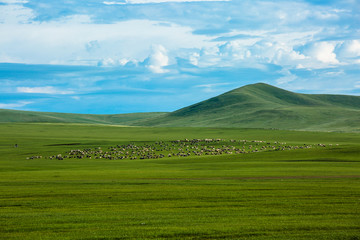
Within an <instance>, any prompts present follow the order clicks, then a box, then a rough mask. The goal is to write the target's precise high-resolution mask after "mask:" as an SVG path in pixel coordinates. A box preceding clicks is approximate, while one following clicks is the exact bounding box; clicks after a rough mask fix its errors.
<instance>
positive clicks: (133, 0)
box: [103, 0, 230, 5]
mask: <svg viewBox="0 0 360 240" xmlns="http://www.w3.org/2000/svg"><path fill="white" fill-rule="evenodd" d="M228 1H230V0H123V1H104V2H103V3H104V4H106V5H123V4H149V3H168V2H228Z"/></svg>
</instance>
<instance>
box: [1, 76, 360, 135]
mask: <svg viewBox="0 0 360 240" xmlns="http://www.w3.org/2000/svg"><path fill="white" fill-rule="evenodd" d="M0 122H52V123H54V122H60V123H91V124H118V125H128V126H154V127H239V128H266V129H272V128H275V129H287V130H316V131H360V124H359V123H360V97H359V96H349V95H329V94H300V93H294V92H290V91H286V90H284V89H280V88H277V87H274V86H271V85H268V84H264V83H257V84H251V85H247V86H244V87H240V88H237V89H234V90H232V91H229V92H226V93H224V94H221V95H219V96H216V97H213V98H210V99H208V100H205V101H202V102H199V103H196V104H193V105H191V106H188V107H185V108H182V109H179V110H177V111H174V112H170V113H163V112H161V113H130V114H112V115H96V114H70V113H43V112H28V111H15V110H0Z"/></svg>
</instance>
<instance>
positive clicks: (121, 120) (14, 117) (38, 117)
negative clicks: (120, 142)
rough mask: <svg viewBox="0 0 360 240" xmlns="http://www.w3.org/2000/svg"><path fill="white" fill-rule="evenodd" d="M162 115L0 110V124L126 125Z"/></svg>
mask: <svg viewBox="0 0 360 240" xmlns="http://www.w3.org/2000/svg"><path fill="white" fill-rule="evenodd" d="M163 114H164V113H128V114H108V115H100V114H73V113H50V112H48V113H47V112H30V111H18V110H7V109H0V122H32V123H40V122H41V123H89V124H119V125H128V124H130V123H131V122H133V121H138V120H143V119H150V118H153V117H158V116H161V115H163Z"/></svg>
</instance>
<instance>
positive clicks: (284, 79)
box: [276, 69, 297, 85]
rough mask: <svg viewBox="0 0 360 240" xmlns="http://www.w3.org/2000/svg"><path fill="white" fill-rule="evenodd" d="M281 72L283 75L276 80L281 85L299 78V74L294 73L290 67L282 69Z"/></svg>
mask: <svg viewBox="0 0 360 240" xmlns="http://www.w3.org/2000/svg"><path fill="white" fill-rule="evenodd" d="M279 73H281V74H284V76H283V77H281V78H278V79H277V80H276V83H277V84H279V85H282V84H288V83H290V82H293V81H295V80H296V79H297V76H295V75H293V74H292V73H291V72H290V71H289V70H288V69H282V70H281V71H280V72H279Z"/></svg>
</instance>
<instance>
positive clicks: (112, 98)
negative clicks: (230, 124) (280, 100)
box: [0, 0, 360, 114]
mask: <svg viewBox="0 0 360 240" xmlns="http://www.w3.org/2000/svg"><path fill="white" fill-rule="evenodd" d="M258 82H264V83H268V84H271V85H274V86H276V87H280V88H283V89H286V90H289V91H294V92H299V93H310V94H323V93H328V94H349V95H360V0H341V1H337V0H328V1H326V0H297V1H283V0H107V1H103V0H87V1H81V0H57V1H49V0H0V108H3V109H17V110H29V111H45V112H68V113H92V114H114V113H132V112H163V111H174V110H177V109H179V108H182V107H185V106H188V105H191V104H194V103H196V102H199V101H203V100H206V99H208V98H211V97H214V96H217V95H219V94H222V93H224V92H226V91H230V90H232V89H235V88H238V87H241V86H244V85H247V84H253V83H258Z"/></svg>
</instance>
